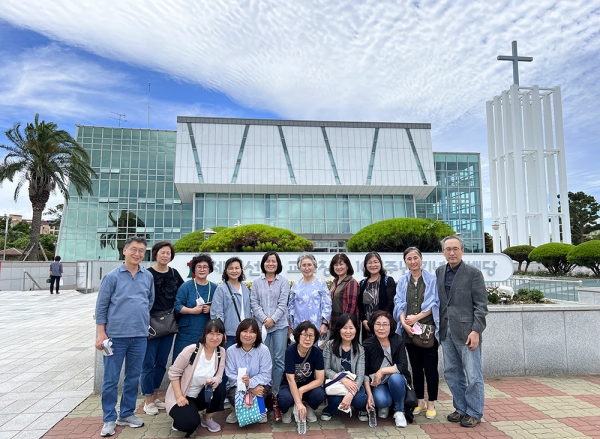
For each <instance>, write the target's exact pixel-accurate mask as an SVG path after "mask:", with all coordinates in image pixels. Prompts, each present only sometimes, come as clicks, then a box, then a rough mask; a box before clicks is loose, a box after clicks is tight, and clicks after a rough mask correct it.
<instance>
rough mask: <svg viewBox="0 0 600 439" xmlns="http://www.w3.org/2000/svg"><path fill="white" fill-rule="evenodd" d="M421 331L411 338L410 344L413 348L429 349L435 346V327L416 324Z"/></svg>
mask: <svg viewBox="0 0 600 439" xmlns="http://www.w3.org/2000/svg"><path fill="white" fill-rule="evenodd" d="M417 324H418V325H419V326H420V327H421V330H422V331H423V332H422V333H421V334H418V335H417V334H414V335H413V336H412V339H411V340H412V342H413V344H414V345H415V346H419V347H420V348H431V347H433V345H434V344H435V325H424V324H422V323H417Z"/></svg>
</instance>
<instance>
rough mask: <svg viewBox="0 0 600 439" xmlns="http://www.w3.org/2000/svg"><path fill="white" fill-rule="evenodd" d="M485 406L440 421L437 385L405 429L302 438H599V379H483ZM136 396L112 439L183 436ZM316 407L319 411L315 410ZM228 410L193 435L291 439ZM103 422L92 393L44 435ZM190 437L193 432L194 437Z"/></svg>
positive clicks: (445, 404) (443, 392) (326, 428)
mask: <svg viewBox="0 0 600 439" xmlns="http://www.w3.org/2000/svg"><path fill="white" fill-rule="evenodd" d="M485 390H486V408H485V415H484V420H483V422H482V423H481V425H479V426H478V427H476V428H474V429H467V428H463V427H461V426H460V425H457V424H452V423H449V422H448V421H446V419H445V417H446V415H447V414H448V413H450V412H451V411H453V407H452V399H451V397H450V395H449V394H448V390H447V387H446V385H445V383H444V382H443V381H442V382H441V383H440V397H439V400H438V402H437V412H438V416H437V418H436V419H433V420H429V419H426V418H425V417H424V416H423V415H421V416H417V417H416V420H415V421H416V422H415V423H414V424H409V426H408V427H407V428H396V427H395V426H394V423H393V419H392V418H391V417H390V418H388V419H379V420H378V426H377V428H373V429H372V428H369V427H368V425H367V423H363V422H359V421H358V419H357V418H356V413H355V414H354V415H353V416H352V417H351V418H350V417H348V415H342V416H339V417H334V418H333V419H332V420H331V421H329V422H323V421H321V420H319V421H318V422H317V423H314V424H308V428H309V430H308V433H307V434H306V437H307V439H308V438H310V439H351V438H361V439H378V438H384V437H398V438H410V439H426V438H431V439H454V438H469V439H478V438H531V439H545V438H598V439H600V377H598V376H579V377H565V376H552V377H527V378H518V377H517V378H512V377H511V378H487V379H486V389H485ZM142 404H143V402H142V399H141V398H140V399H138V407H139V408H138V411H137V415H138V416H139V417H140V418H142V419H143V420H144V422H145V425H144V426H143V427H141V428H137V429H132V428H129V427H117V429H116V434H115V436H113V438H118V439H140V438H144V439H163V438H181V437H183V436H184V434H183V433H180V432H175V431H172V430H171V418H169V417H168V416H167V415H166V413H164V412H161V413H160V414H159V415H158V416H148V415H146V414H144V413H143V411H142ZM320 412H321V410H320V409H319V410H318V411H317V414H318V415H319V414H320ZM228 413H229V411H228V410H226V411H225V412H224V413H222V414H217V415H216V416H215V420H216V421H217V422H219V424H221V425H222V426H223V430H222V431H221V432H219V433H209V432H208V431H207V430H206V429H204V428H200V429H199V431H198V432H197V436H198V437H200V436H210V437H214V438H215V439H289V438H290V437H296V436H297V434H296V430H295V423H292V424H287V425H286V424H282V423H280V422H270V423H268V424H262V425H251V426H248V427H245V428H239V427H238V426H237V425H228V424H226V423H225V417H226V415H227V414H228ZM101 426H102V410H101V404H100V396H99V395H91V396H90V397H88V398H87V399H86V400H85V401H83V402H82V403H81V404H80V405H79V406H78V407H77V408H75V410H73V411H72V412H71V413H70V414H69V415H67V416H66V417H65V418H64V419H62V420H61V421H59V422H58V423H57V424H56V425H55V426H54V427H53V428H52V429H50V430H49V431H48V432H47V433H46V435H45V436H43V437H44V438H45V439H87V438H99V437H100V435H99V433H100V428H101ZM192 437H194V436H192Z"/></svg>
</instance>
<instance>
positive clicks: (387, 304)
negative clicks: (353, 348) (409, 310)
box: [357, 275, 396, 323]
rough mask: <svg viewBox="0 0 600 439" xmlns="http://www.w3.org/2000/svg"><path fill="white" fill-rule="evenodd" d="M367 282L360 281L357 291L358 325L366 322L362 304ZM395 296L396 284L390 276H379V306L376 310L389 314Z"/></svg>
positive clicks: (392, 309) (392, 307)
mask: <svg viewBox="0 0 600 439" xmlns="http://www.w3.org/2000/svg"><path fill="white" fill-rule="evenodd" d="M368 283H369V280H368V279H367V278H364V279H363V280H361V281H360V285H359V291H358V298H357V304H358V315H359V317H360V320H359V323H361V322H362V321H363V320H366V316H365V304H364V303H363V296H364V294H365V290H366V289H367V284H368ZM395 294H396V282H395V281H394V278H393V277H391V276H387V275H386V276H381V277H380V278H379V304H378V307H379V308H378V310H382V311H387V312H389V313H390V314H391V313H392V312H393V311H394V295H395Z"/></svg>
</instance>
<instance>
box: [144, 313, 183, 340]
mask: <svg viewBox="0 0 600 439" xmlns="http://www.w3.org/2000/svg"><path fill="white" fill-rule="evenodd" d="M178 331H179V328H178V327H177V320H175V310H174V309H173V308H171V309H168V310H166V311H156V312H153V313H151V314H150V326H149V327H148V339H149V340H152V339H153V338H159V337H164V336H165V335H170V334H175V333H177V332H178Z"/></svg>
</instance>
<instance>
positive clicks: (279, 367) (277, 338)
mask: <svg viewBox="0 0 600 439" xmlns="http://www.w3.org/2000/svg"><path fill="white" fill-rule="evenodd" d="M287 334H288V328H287V327H285V328H282V329H277V330H275V331H273V332H270V333H268V334H267V338H265V339H264V341H263V343H264V344H265V345H266V346H267V347H268V348H269V350H270V351H271V359H272V360H273V393H274V394H275V395H277V393H278V392H279V385H280V384H281V379H282V378H283V370H284V367H285V349H286V348H287ZM271 343H273V347H272V348H271Z"/></svg>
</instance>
